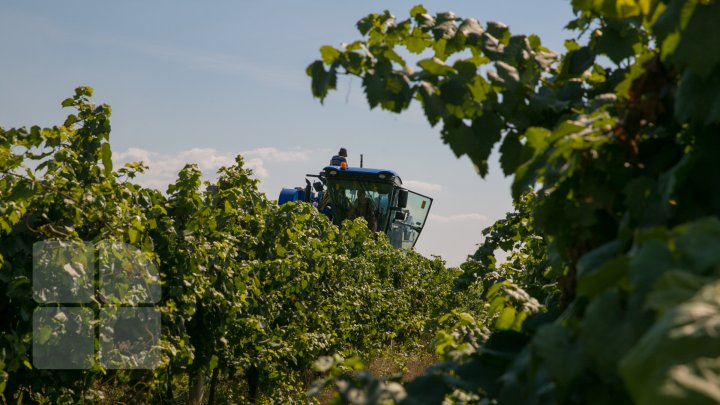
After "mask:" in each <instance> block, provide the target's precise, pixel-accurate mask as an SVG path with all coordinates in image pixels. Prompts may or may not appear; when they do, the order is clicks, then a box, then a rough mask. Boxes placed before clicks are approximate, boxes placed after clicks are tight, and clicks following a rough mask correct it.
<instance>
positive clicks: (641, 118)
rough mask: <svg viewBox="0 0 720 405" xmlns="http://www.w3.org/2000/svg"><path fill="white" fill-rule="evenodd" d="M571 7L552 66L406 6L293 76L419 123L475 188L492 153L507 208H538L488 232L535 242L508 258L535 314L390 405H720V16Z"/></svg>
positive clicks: (533, 47)
mask: <svg viewBox="0 0 720 405" xmlns="http://www.w3.org/2000/svg"><path fill="white" fill-rule="evenodd" d="M572 7H573V10H574V12H575V18H574V19H573V20H572V21H570V22H569V23H568V25H567V28H568V29H569V30H571V31H572V32H574V33H576V34H577V35H576V37H575V38H574V39H569V40H567V41H566V42H565V50H564V51H563V52H562V53H554V52H551V51H550V50H549V49H547V48H546V47H544V46H543V45H542V43H541V40H540V38H538V37H537V36H535V35H529V36H526V35H515V34H513V33H511V31H510V29H509V28H508V27H507V26H505V25H504V24H501V23H498V22H488V23H487V24H485V25H482V24H481V23H480V22H479V21H477V20H476V19H473V18H467V19H463V18H460V17H458V16H456V15H455V14H453V13H450V12H445V13H438V14H435V15H430V14H429V13H428V12H427V10H426V9H425V8H424V7H422V6H416V7H413V9H412V10H411V11H410V17H409V18H408V19H404V20H399V19H397V18H396V17H394V16H393V15H392V14H390V13H389V12H387V11H386V12H384V13H377V14H371V15H368V16H367V17H365V18H363V19H361V20H360V21H359V22H358V24H357V28H358V30H359V32H360V34H361V35H362V39H360V40H357V41H353V42H350V43H347V44H344V45H343V46H341V47H332V46H324V47H322V48H321V49H320V53H321V60H317V61H315V62H314V63H312V64H311V65H310V66H309V67H308V69H307V73H308V75H309V76H310V77H311V78H312V92H313V94H314V95H315V96H316V97H317V98H319V99H320V100H321V101H322V100H324V99H325V98H326V97H327V95H328V92H329V91H331V90H334V89H335V88H336V87H337V78H338V76H339V75H353V76H358V77H360V78H361V82H362V87H363V89H364V91H365V95H366V96H367V102H368V104H369V105H370V107H371V108H375V107H379V108H381V109H384V110H388V111H392V112H396V113H402V112H403V111H405V110H407V109H408V108H409V106H410V105H411V103H413V102H417V103H419V105H420V107H421V108H422V110H423V111H424V113H425V116H426V117H427V120H428V123H429V124H430V125H432V126H438V127H439V131H440V135H441V137H442V139H443V141H444V142H445V143H446V144H448V146H449V147H450V149H451V150H452V151H453V153H454V154H455V155H456V156H458V157H461V156H468V157H469V159H470V160H471V161H472V163H473V165H474V167H475V169H476V170H477V172H478V173H479V174H480V175H481V176H485V175H486V174H487V171H488V159H489V156H490V153H491V151H492V150H493V148H494V147H496V146H499V151H500V166H501V167H502V170H503V172H504V173H505V174H506V175H510V176H512V177H513V183H512V190H511V192H512V195H513V198H514V200H515V202H516V205H517V204H522V203H523V199H524V198H526V197H525V196H526V195H527V193H528V192H532V193H533V194H534V197H533V198H532V199H531V200H530V201H528V202H527V204H528V206H527V208H524V209H521V210H519V211H518V212H519V215H521V217H522V218H526V221H524V222H520V223H519V224H516V225H515V226H514V227H513V226H512V224H506V225H507V226H505V227H504V226H503V224H502V223H500V224H499V225H498V230H501V229H505V231H503V232H510V233H511V234H516V235H522V231H521V229H522V228H526V229H527V230H529V231H530V232H531V233H532V235H533V236H534V237H532V238H530V237H521V238H519V239H518V240H519V241H521V246H520V248H521V249H525V250H526V251H528V252H530V253H531V254H530V255H528V256H527V257H525V258H522V257H519V256H515V259H514V260H517V259H519V260H520V263H519V264H520V265H519V266H514V267H515V268H516V269H527V270H528V271H529V273H524V275H523V276H522V277H523V278H524V279H525V280H528V285H527V286H528V291H531V292H532V293H533V294H534V295H535V296H537V297H538V298H539V299H541V300H543V301H544V302H546V303H547V304H548V308H547V310H548V311H547V312H546V313H545V314H544V315H543V314H540V315H537V316H534V317H529V318H528V319H527V320H525V322H524V324H523V329H522V331H520V332H508V331H500V332H497V333H493V334H491V335H490V337H489V338H488V340H487V341H486V342H485V343H484V344H482V345H480V346H479V348H478V349H477V351H476V352H475V353H474V354H472V355H469V356H467V358H465V359H464V360H456V361H453V362H450V363H443V364H441V365H438V367H436V368H432V369H430V370H428V372H427V374H426V375H425V376H423V377H421V378H419V379H418V380H416V381H414V382H411V383H409V384H407V385H406V392H404V393H403V394H402V395H396V396H394V397H393V398H395V399H396V400H398V401H400V400H401V399H402V400H403V401H405V402H406V403H420V401H421V400H423V401H429V402H437V403H439V402H440V401H441V400H442V399H443V398H447V397H453V396H457V395H459V394H458V393H464V394H463V395H466V396H465V397H462V398H464V399H462V401H465V400H468V401H475V400H478V401H479V400H481V399H486V400H501V401H503V402H508V403H539V402H580V403H587V402H598V403H606V402H611V401H621V402H630V401H633V402H637V403H690V402H692V403H703V402H706V403H715V402H717V401H720V393H719V392H718V390H717V387H718V385H719V384H720V380H719V379H718V376H719V375H720V366H719V363H718V360H717V359H718V355H720V346H719V345H718V343H717V338H716V337H717V335H718V333H719V332H720V329H718V322H717V320H718V319H719V318H718V317H719V316H720V311H719V307H718V298H717V297H718V295H717V289H718V288H719V287H720V278H719V277H718V276H719V275H720V273H718V269H720V267H719V266H718V265H720V255H718V252H719V251H720V249H718V246H720V221H718V215H720V204H719V203H718V202H719V201H720V165H718V160H717V158H716V156H715V155H716V153H717V150H719V149H718V147H719V146H720V144H719V141H718V139H720V138H718V136H717V134H718V131H719V130H720V96H719V94H720V45H718V41H717V40H716V39H715V38H717V37H718V26H717V24H716V22H717V21H718V20H719V19H720V3H719V2H717V1H712V0H707V1H698V0H693V1H682V0H637V1H635V0H622V1H619V0H573V1H572ZM413 62H414V63H413ZM524 215H526V216H524ZM489 232H490V234H489V235H487V236H488V241H489V242H490V244H489V245H487V246H486V247H481V249H480V250H479V251H478V253H477V254H476V255H475V258H474V260H471V261H470V263H467V264H465V265H464V269H465V272H464V275H463V278H462V279H461V280H460V284H464V285H466V286H467V285H471V284H472V282H473V279H472V277H471V276H472V275H473V274H477V275H479V276H480V278H481V279H487V278H488V277H493V272H494V270H495V264H494V263H493V262H492V259H488V257H489V251H490V250H492V249H494V248H495V247H496V246H497V245H492V244H493V243H496V242H497V241H501V240H502V239H503V238H502V237H500V238H499V239H498V238H496V237H495V235H494V233H495V231H494V230H491V231H489ZM536 238H540V239H542V243H539V244H538V243H537V241H538V240H539V239H536ZM533 244H534V245H533ZM541 269H542V270H541ZM538 270H541V271H542V275H541V277H537V276H538V273H537V271H538ZM502 277H506V275H503V276H502ZM535 277H537V278H535ZM545 285H550V286H552V285H556V286H557V288H558V291H559V297H558V299H557V300H554V299H550V300H545V299H546V298H548V297H552V294H550V295H547V294H546V292H547V290H546V289H543V286H545ZM453 398H457V397H453Z"/></svg>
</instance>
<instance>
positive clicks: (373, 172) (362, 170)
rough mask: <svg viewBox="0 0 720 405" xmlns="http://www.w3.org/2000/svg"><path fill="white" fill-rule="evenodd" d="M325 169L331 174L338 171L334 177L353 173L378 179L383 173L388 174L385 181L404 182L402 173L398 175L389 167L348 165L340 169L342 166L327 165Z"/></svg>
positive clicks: (351, 175)
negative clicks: (377, 167)
mask: <svg viewBox="0 0 720 405" xmlns="http://www.w3.org/2000/svg"><path fill="white" fill-rule="evenodd" d="M323 171H324V172H325V173H327V174H329V173H330V172H332V171H335V172H337V174H335V175H333V177H335V176H337V175H340V176H343V177H345V176H348V177H353V175H355V176H358V177H368V178H372V179H373V180H378V179H379V176H380V175H381V174H383V175H385V176H387V178H386V179H385V181H389V180H395V179H397V181H398V182H399V183H400V184H402V179H400V175H398V174H397V173H396V172H395V171H393V170H387V169H371V168H369V167H348V168H347V169H344V170H343V169H340V166H325V168H324V169H323Z"/></svg>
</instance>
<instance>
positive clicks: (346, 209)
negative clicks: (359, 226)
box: [328, 180, 393, 232]
mask: <svg viewBox="0 0 720 405" xmlns="http://www.w3.org/2000/svg"><path fill="white" fill-rule="evenodd" d="M392 190H393V186H392V185H391V184H387V183H377V182H369V181H351V180H333V181H332V182H329V183H328V191H329V193H330V198H331V201H332V212H333V222H335V224H338V225H339V224H340V223H342V221H344V220H346V219H350V220H352V219H355V218H365V220H366V221H367V223H368V228H370V230H372V231H373V232H378V231H384V227H385V224H387V220H388V211H389V207H390V197H391V195H392Z"/></svg>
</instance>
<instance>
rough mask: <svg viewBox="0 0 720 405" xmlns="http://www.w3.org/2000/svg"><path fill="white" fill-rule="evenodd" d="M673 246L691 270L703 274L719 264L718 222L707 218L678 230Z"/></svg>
mask: <svg viewBox="0 0 720 405" xmlns="http://www.w3.org/2000/svg"><path fill="white" fill-rule="evenodd" d="M679 231H680V232H681V233H680V235H679V236H678V238H677V240H676V242H675V244H676V246H677V249H678V250H679V251H680V252H682V253H683V255H684V258H685V259H686V260H687V261H688V262H689V263H688V264H690V266H691V268H693V269H694V270H695V271H698V272H704V271H707V270H709V269H710V268H711V267H714V266H716V265H717V264H719V263H720V249H718V246H720V220H718V218H717V217H709V218H706V219H702V220H698V221H695V222H692V223H690V224H689V225H687V227H682V228H680V229H679Z"/></svg>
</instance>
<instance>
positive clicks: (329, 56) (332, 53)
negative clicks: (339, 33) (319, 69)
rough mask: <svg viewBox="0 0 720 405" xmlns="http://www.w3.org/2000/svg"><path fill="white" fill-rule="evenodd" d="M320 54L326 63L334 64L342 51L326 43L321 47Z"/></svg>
mask: <svg viewBox="0 0 720 405" xmlns="http://www.w3.org/2000/svg"><path fill="white" fill-rule="evenodd" d="M320 56H321V57H322V60H323V62H324V63H325V64H326V65H332V64H333V62H335V60H336V59H337V58H338V57H339V56H340V51H338V50H337V49H335V47H332V46H329V45H325V46H322V47H320Z"/></svg>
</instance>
